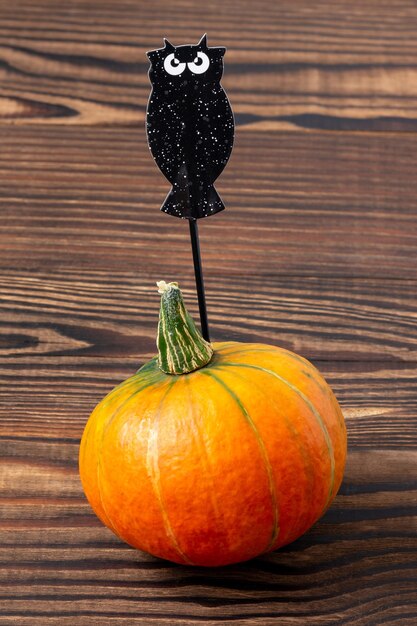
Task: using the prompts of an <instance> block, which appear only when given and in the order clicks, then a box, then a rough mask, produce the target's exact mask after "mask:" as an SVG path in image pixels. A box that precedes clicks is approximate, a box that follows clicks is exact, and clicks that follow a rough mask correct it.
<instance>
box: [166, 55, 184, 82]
mask: <svg viewBox="0 0 417 626" xmlns="http://www.w3.org/2000/svg"><path fill="white" fill-rule="evenodd" d="M185 66H186V63H180V62H179V61H178V59H177V58H176V56H175V54H174V53H173V52H172V53H171V54H168V56H167V57H166V58H165V61H164V69H165V71H166V72H167V73H168V74H171V76H178V75H179V74H182V73H183V71H184V70H185Z"/></svg>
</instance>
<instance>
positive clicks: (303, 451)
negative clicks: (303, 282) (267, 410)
mask: <svg viewBox="0 0 417 626" xmlns="http://www.w3.org/2000/svg"><path fill="white" fill-rule="evenodd" d="M222 365H224V366H229V367H230V366H231V365H233V364H228V363H224V364H221V365H219V368H220V367H222ZM225 369H226V368H225ZM227 369H228V368H227ZM228 371H229V372H230V373H232V374H234V375H235V376H238V377H239V378H243V377H241V376H239V374H237V373H236V372H233V371H232V370H231V369H228ZM244 380H246V379H244ZM251 385H253V386H254V387H256V388H257V389H259V390H260V391H261V392H262V393H263V394H264V395H265V396H266V397H267V398H268V400H269V401H270V402H271V401H272V404H273V405H274V406H275V407H276V408H277V409H279V406H278V404H277V403H276V402H274V401H273V400H272V399H271V398H270V397H269V396H267V394H266V393H265V390H264V388H263V387H262V386H261V385H258V384H257V383H254V382H253V381H251ZM283 419H284V422H285V424H286V426H287V427H288V430H289V431H290V433H291V434H292V435H293V436H294V438H296V439H297V441H298V443H299V447H300V452H301V456H302V458H303V460H304V462H305V463H304V469H305V470H307V469H311V468H312V467H313V464H312V461H311V457H310V456H308V455H307V454H306V447H305V445H304V443H303V441H302V439H300V438H299V433H298V432H297V430H296V429H295V428H294V426H293V425H292V423H291V421H290V420H289V419H288V418H287V416H286V415H285V413H284V414H283ZM305 474H306V477H307V480H308V481H309V483H310V485H311V484H312V478H311V476H310V473H309V472H307V471H306V472H305ZM277 540H278V536H277V537H276V541H277ZM269 549H270V546H268V548H267V549H266V550H265V552H268V550H269Z"/></svg>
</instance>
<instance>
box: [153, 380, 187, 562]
mask: <svg viewBox="0 0 417 626" xmlns="http://www.w3.org/2000/svg"><path fill="white" fill-rule="evenodd" d="M176 381H177V378H176V377H175V376H174V377H173V378H172V380H171V381H170V382H169V384H168V388H167V389H166V391H165V393H164V395H163V396H162V398H161V400H160V402H159V404H158V408H157V411H156V414H155V417H154V422H153V427H152V430H151V433H150V436H149V439H148V452H147V456H146V468H147V472H148V476H149V479H150V481H151V483H152V487H153V490H154V493H155V496H156V499H157V501H158V504H159V507H160V509H161V514H162V520H163V523H164V528H165V533H166V536H167V538H169V539H170V540H171V545H172V547H173V548H174V550H175V552H177V554H178V555H179V556H180V557H181V558H182V559H183V560H184V561H185V562H186V563H187V564H188V565H195V563H193V562H192V561H191V560H190V559H189V558H188V557H187V556H186V554H184V552H183V551H182V550H181V548H180V546H179V544H178V541H177V538H176V536H175V533H174V531H173V529H172V526H171V522H170V520H169V516H168V512H167V510H166V508H165V504H164V501H163V498H162V491H161V484H160V482H161V481H160V470H159V464H158V436H157V435H158V432H157V426H158V425H159V419H160V416H161V412H162V405H163V403H164V400H165V399H166V397H167V396H168V394H169V392H170V391H171V389H172V387H173V386H174V384H175V383H176Z"/></svg>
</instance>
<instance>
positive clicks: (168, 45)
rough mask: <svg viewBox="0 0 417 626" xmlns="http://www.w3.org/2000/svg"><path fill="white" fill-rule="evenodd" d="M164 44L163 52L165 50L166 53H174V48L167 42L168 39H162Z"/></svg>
mask: <svg viewBox="0 0 417 626" xmlns="http://www.w3.org/2000/svg"><path fill="white" fill-rule="evenodd" d="M164 44H165V50H167V51H168V52H174V51H175V46H173V45H172V43H170V42H169V41H168V39H164Z"/></svg>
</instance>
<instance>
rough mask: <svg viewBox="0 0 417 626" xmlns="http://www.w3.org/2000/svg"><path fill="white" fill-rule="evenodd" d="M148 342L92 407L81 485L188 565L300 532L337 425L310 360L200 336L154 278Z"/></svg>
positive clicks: (320, 500) (136, 533)
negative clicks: (153, 336)
mask: <svg viewBox="0 0 417 626" xmlns="http://www.w3.org/2000/svg"><path fill="white" fill-rule="evenodd" d="M158 285H159V286H160V292H161V293H162V298H161V314H160V322H159V332H158V348H159V355H158V356H157V357H155V358H153V359H152V360H151V361H150V362H149V363H147V364H146V365H144V367H142V368H141V369H140V370H139V371H138V372H137V373H136V374H135V375H134V376H132V377H131V378H129V379H128V380H126V381H125V382H123V383H122V384H121V385H119V386H118V387H116V388H115V389H114V390H113V391H111V392H110V393H109V394H108V396H106V397H105V398H104V400H102V401H101V402H100V404H99V405H98V406H97V407H96V408H95V410H94V411H93V413H92V415H91V417H90V419H89V421H88V423H87V426H86V428H85V431H84V434H83V438H82V441H81V447H80V474H81V480H82V484H83V487H84V490H85V493H86V495H87V498H88V500H89V502H90V504H91V506H92V508H93V509H94V511H95V512H96V514H97V515H98V517H99V518H100V519H101V520H102V522H103V523H104V524H106V525H107V526H108V527H109V528H110V529H111V530H113V531H114V532H115V533H116V534H117V535H118V536H119V537H120V538H121V539H123V540H124V541H126V542H127V543H129V544H131V545H132V546H134V547H136V548H139V549H141V550H144V551H146V552H149V553H151V554H153V555H156V556H158V557H162V558H164V559H169V560H171V561H175V562H176V563H183V564H188V565H205V566H216V565H226V564H229V563H236V562H239V561H244V560H246V559H250V558H252V557H255V556H257V555H259V554H261V553H264V552H269V551H271V550H276V549H277V548H279V547H280V546H283V545H285V544H287V543H290V542H291V541H294V540H295V539H297V537H299V536H300V535H302V534H303V533H305V532H306V531H307V530H308V529H309V528H310V527H311V525H312V524H314V522H316V520H318V519H319V518H320V517H321V516H322V515H323V513H324V512H325V511H326V509H327V508H328V506H329V505H330V503H331V501H332V500H333V498H334V497H335V495H336V493H337V490H338V489H339V486H340V483H341V481H342V476H343V470H344V465H345V457H346V430H345V424H344V420H343V416H342V413H341V410H340V407H339V405H338V403H337V400H336V398H335V397H334V395H333V393H332V391H331V389H330V387H329V386H328V385H327V383H326V382H325V380H324V379H323V377H322V376H321V375H320V373H319V372H318V371H317V369H316V368H315V367H313V365H312V364H311V363H309V362H308V361H306V360H305V359H303V358H302V357H300V356H297V355H296V354H293V353H292V352H289V351H287V350H284V349H282V348H277V347H274V346H269V345H264V344H249V343H238V342H233V341H230V342H225V343H213V344H209V343H207V342H206V341H204V339H203V338H202V337H201V335H200V333H199V332H198V330H197V328H196V327H195V325H194V322H193V321H192V319H191V318H190V316H189V315H188V313H187V311H186V309H185V307H184V303H183V300H182V295H181V291H180V290H179V288H178V285H177V284H176V283H169V284H168V285H167V284H166V283H163V282H161V283H158Z"/></svg>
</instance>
